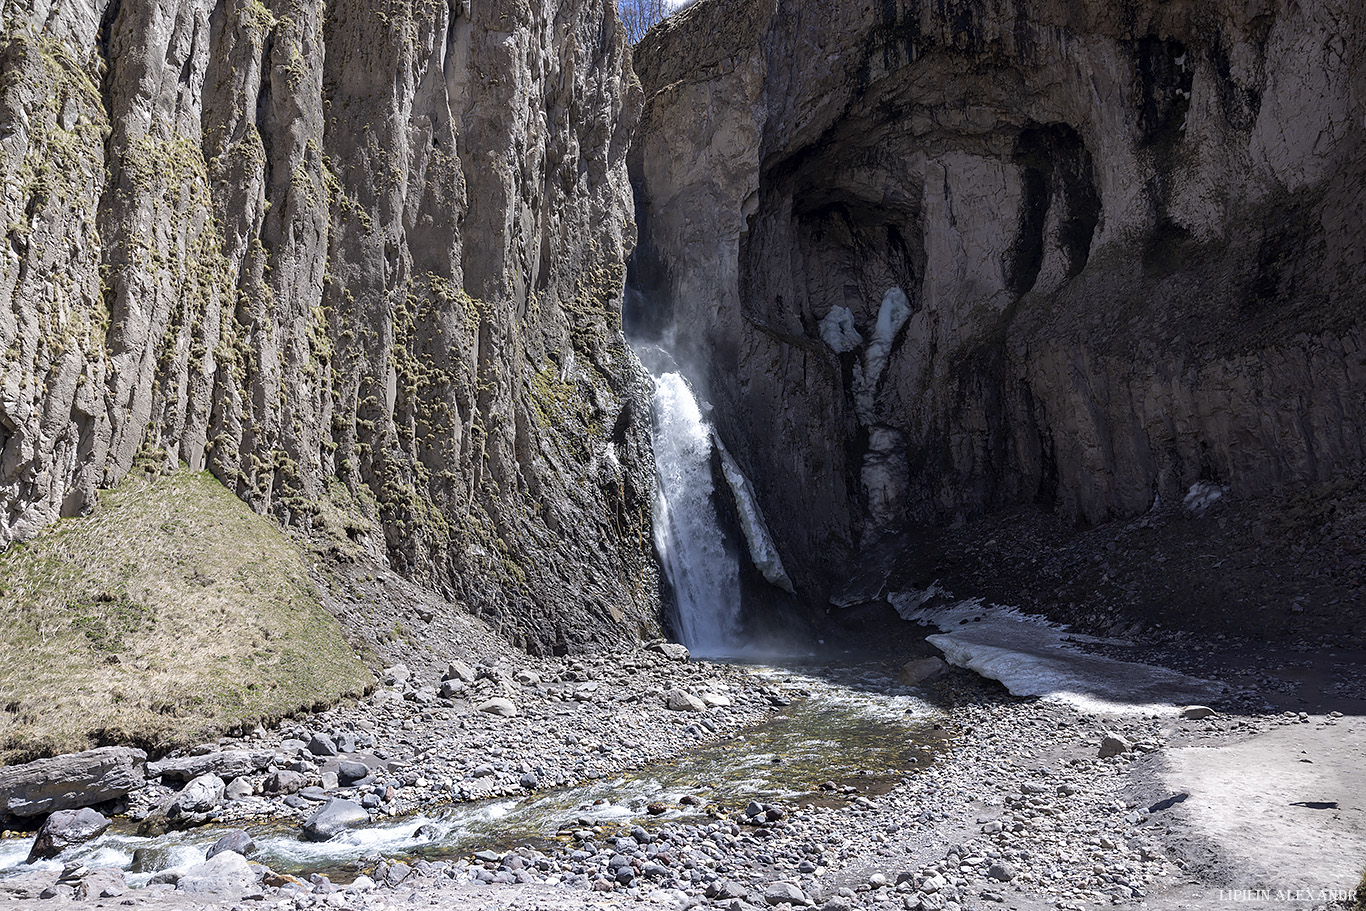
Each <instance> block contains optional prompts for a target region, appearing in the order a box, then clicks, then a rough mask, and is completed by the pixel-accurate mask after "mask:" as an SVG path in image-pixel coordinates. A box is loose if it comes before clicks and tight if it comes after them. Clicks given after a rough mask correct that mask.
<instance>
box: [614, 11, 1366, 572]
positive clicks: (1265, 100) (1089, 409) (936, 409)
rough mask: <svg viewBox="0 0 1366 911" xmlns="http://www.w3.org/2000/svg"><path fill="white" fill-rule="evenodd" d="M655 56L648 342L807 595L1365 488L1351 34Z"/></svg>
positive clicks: (647, 161)
mask: <svg viewBox="0 0 1366 911" xmlns="http://www.w3.org/2000/svg"><path fill="white" fill-rule="evenodd" d="M635 59H636V68H637V70H638V72H639V73H640V75H641V80H642V82H643V84H644V88H645V93H646V101H645V111H644V114H643V117H642V123H641V127H640V131H639V135H638V140H637V143H636V146H635V148H634V149H633V152H632V156H631V168H632V177H633V180H634V182H635V185H636V190H637V203H638V218H639V219H640V224H641V231H642V243H641V245H640V246H639V247H638V249H637V252H636V255H635V259H634V260H633V274H632V282H633V284H635V285H636V286H637V287H639V288H640V289H642V291H644V292H645V294H644V295H643V296H642V299H643V300H645V301H647V302H648V303H647V305H646V306H643V307H642V308H641V309H640V310H639V311H638V312H636V313H630V314H628V318H633V319H634V320H635V321H636V322H637V323H638V325H639V326H640V327H641V329H642V330H643V331H649V330H652V329H653V330H659V329H661V328H662V327H664V326H668V325H672V326H675V327H676V331H677V332H678V334H679V337H680V344H681V346H682V347H684V348H685V349H686V350H687V352H688V353H689V354H690V355H691V359H692V361H693V362H694V363H695V364H699V365H705V366H704V367H701V368H699V373H701V374H704V378H705V382H706V383H707V384H708V385H709V391H710V396H711V399H712V401H713V404H714V405H715V407H716V412H715V415H714V417H715V419H716V421H717V423H718V426H719V429H720V431H721V433H722V435H723V436H724V437H725V439H726V441H727V443H728V444H729V445H730V446H731V449H732V452H733V454H734V455H735V457H736V459H737V460H738V461H739V462H740V463H741V465H742V466H743V468H744V469H745V470H746V472H747V473H748V475H749V477H750V478H752V479H753V480H754V482H755V485H756V487H757V489H758V495H759V500H760V503H761V505H762V507H763V508H764V510H765V512H766V513H767V514H768V517H769V520H770V524H771V525H772V527H773V528H774V529H775V530H776V531H777V533H778V536H779V539H780V540H779V547H780V550H781V551H782V557H783V561H784V563H785V564H786V565H787V566H789V567H793V568H795V573H794V575H796V576H797V579H796V580H795V581H797V583H798V588H799V590H801V591H804V593H805V594H807V595H808V596H811V597H814V598H822V597H824V596H825V595H826V594H827V593H828V592H829V590H830V588H831V586H832V585H833V584H835V583H836V582H838V581H839V580H840V578H842V576H843V575H844V573H845V572H846V567H847V560H848V558H849V556H850V554H851V552H852V551H854V550H855V549H856V548H857V547H859V546H860V544H861V543H865V542H866V541H868V540H869V539H872V538H875V537H877V536H878V535H880V534H882V533H884V532H887V531H892V530H896V529H898V528H901V527H904V526H906V525H907V524H908V523H945V522H950V521H954V520H958V519H962V518H971V517H973V516H976V515H980V514H982V513H984V512H987V511H991V510H993V509H997V508H1001V507H1006V506H1010V505H1011V504H1021V503H1031V502H1034V503H1040V504H1042V505H1044V506H1045V507H1046V508H1048V509H1051V510H1053V511H1055V512H1056V513H1058V514H1060V515H1061V516H1063V517H1065V518H1067V519H1070V520H1075V521H1076V522H1078V523H1098V522H1101V521H1104V520H1107V519H1109V518H1112V517H1118V516H1126V515H1132V514H1136V513H1140V512H1143V511H1146V510H1148V509H1149V508H1151V507H1152V506H1153V505H1154V503H1155V502H1156V501H1158V500H1161V501H1165V502H1168V503H1170V502H1172V501H1173V500H1180V499H1181V498H1182V497H1183V496H1185V495H1186V493H1187V491H1188V490H1189V488H1190V487H1191V485H1192V484H1193V483H1194V482H1197V481H1205V482H1208V483H1209V484H1211V485H1218V486H1222V487H1226V488H1229V489H1231V490H1232V492H1233V493H1234V494H1235V495H1255V494H1259V493H1264V492H1267V491H1269V490H1271V489H1273V488H1275V487H1277V486H1278V485H1280V484H1283V483H1287V482H1292V481H1316V480H1324V479H1327V478H1331V477H1333V476H1335V475H1337V474H1339V473H1342V472H1351V471H1359V470H1360V468H1361V467H1362V464H1363V460H1364V459H1366V332H1364V331H1363V323H1362V319H1361V314H1362V313H1363V312H1364V311H1363V304H1366V297H1364V296H1363V291H1362V288H1363V287H1366V234H1363V229H1362V227H1361V225H1360V223H1359V219H1358V218H1357V216H1356V214H1355V213H1359V212H1361V211H1363V207H1364V206H1366V122H1363V118H1362V112H1363V111H1366V77H1363V75H1362V74H1363V73H1366V13H1364V12H1363V11H1362V9H1361V7H1360V5H1359V4H1356V3H1351V2H1348V0H1327V2H1323V3H1314V4H1296V3H1292V2H1283V0H1252V2H1241V0H1239V2H1234V0H1176V2H1155V0H1125V2H1118V3H1113V2H1099V0H1097V2H1091V0H1054V2H1030V3H1025V2H1022V0H952V2H947V3H945V2H937V3H929V2H921V0H886V2H879V3H818V4H813V3H805V2H800V0H703V2H701V3H698V4H697V5H696V6H694V7H692V8H691V9H689V10H688V11H686V12H685V13H683V14H680V15H678V16H675V17H674V18H673V19H671V20H669V21H668V22H667V23H665V25H663V26H661V27H659V28H657V29H655V30H654V31H653V32H652V33H651V34H650V36H649V37H648V38H647V39H646V40H645V42H643V44H642V45H641V46H639V47H638V48H637V49H636V56H635ZM895 289H900V290H899V291H897V290H895Z"/></svg>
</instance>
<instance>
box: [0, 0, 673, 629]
mask: <svg viewBox="0 0 1366 911" xmlns="http://www.w3.org/2000/svg"><path fill="white" fill-rule="evenodd" d="M0 22H2V23H3V29H4V31H3V35H2V36H0V172H2V173H3V174H4V175H5V176H4V193H3V200H2V202H0V204H2V205H3V224H4V230H5V242H4V243H3V245H0V546H5V545H8V544H10V543H11V542H13V541H16V540H24V539H26V538H29V537H31V536H32V535H34V534H35V533H37V532H38V531H39V530H40V529H41V528H42V527H43V526H44V525H46V524H47V523H49V522H51V521H53V520H54V519H55V518H57V517H58V516H59V515H76V514H80V513H82V512H85V511H87V510H89V509H91V508H92V507H93V506H94V505H95V492H96V490H97V489H98V488H100V487H103V486H108V485H111V484H113V483H116V482H117V481H118V480H119V479H120V478H121V477H122V476H124V475H125V474H126V473H127V472H128V471H129V470H130V468H131V467H132V465H133V463H134V460H135V459H138V458H139V457H141V458H142V459H144V460H149V461H150V462H151V463H170V464H174V463H175V462H176V461H180V462H184V463H186V464H188V465H189V466H190V467H191V468H195V469H200V468H208V469H210V470H212V471H213V473H214V474H215V475H217V476H218V477H219V478H220V479H221V480H222V481H223V482H224V483H225V484H227V485H228V486H229V487H230V488H231V489H233V490H234V491H236V492H237V494H238V495H239V496H241V497H242V498H243V499H245V500H246V501H247V502H249V503H250V504H251V505H252V506H253V507H255V508H256V509H257V510H259V511H262V512H269V513H273V514H275V515H277V516H279V517H280V518H281V519H284V520H286V521H288V522H290V523H293V524H295V525H298V526H301V527H304V528H313V529H314V530H317V529H318V527H319V526H320V525H322V524H326V522H327V521H328V520H327V518H326V517H328V516H331V517H333V519H332V524H333V525H334V526H335V527H333V528H331V529H324V530H327V531H330V532H332V533H333V534H334V536H335V537H337V538H338V539H339V540H340V541H341V542H342V543H343V544H344V545H347V546H350V545H351V543H352V542H356V543H359V544H360V545H362V546H369V547H372V548H373V549H374V550H375V551H376V552H377V553H379V554H381V555H382V556H383V557H384V558H385V559H387V560H388V561H390V562H391V563H392V564H393V565H394V566H395V568H397V569H398V570H400V571H401V572H403V573H404V574H405V575H407V576H409V577H411V578H414V579H416V580H418V581H420V582H423V583H424V584H427V585H429V586H432V587H434V588H436V589H438V590H441V591H444V592H446V593H447V594H449V595H451V596H453V597H456V598H460V599H463V600H465V601H467V602H468V603H469V604H471V605H472V606H474V607H475V608H477V609H479V610H482V611H486V612H488V613H489V616H490V619H492V620H493V621H494V622H496V623H497V624H499V625H500V626H502V627H503V628H505V629H506V630H507V631H509V632H510V633H511V634H512V636H513V638H514V639H515V640H521V641H523V642H525V644H527V645H529V646H531V647H533V648H539V649H551V648H557V647H559V648H562V647H568V646H573V645H576V644H580V643H583V642H585V641H588V640H591V639H593V638H597V637H601V638H615V637H619V636H621V635H623V634H626V635H633V634H636V633H639V632H650V631H653V629H654V626H655V620H654V616H655V613H656V612H655V586H654V584H653V579H654V575H653V574H654V570H653V568H652V567H653V560H652V558H651V555H650V551H649V541H650V533H649V522H650V504H651V490H652V485H653V467H652V460H651V456H650V453H649V445H648V436H647V433H648V424H647V421H648V395H647V394H646V391H645V388H644V386H645V384H646V383H647V380H645V379H644V378H643V377H642V375H641V373H640V370H639V367H638V365H637V364H636V362H635V360H634V358H633V357H632V355H631V354H630V352H629V351H628V350H627V348H626V347H625V345H624V342H623V340H622V336H621V333H620V326H619V312H620V293H621V285H622V280H623V277H624V265H623V263H624V258H625V256H626V254H627V253H628V252H629V249H630V247H631V245H632V244H633V243H634V225H633V223H632V222H631V219H630V211H631V210H630V198H629V195H628V194H629V188H628V184H627V180H626V172H625V164H624V162H625V154H626V147H627V141H628V138H629V135H630V131H631V129H632V127H633V125H634V123H635V120H636V117H637V115H638V111H639V105H640V93H639V88H638V87H637V86H636V85H635V82H634V80H633V77H632V76H631V75H630V69H629V63H628V60H627V57H628V52H627V49H626V45H625V38H624V33H623V32H622V30H621V28H620V26H619V25H618V23H617V20H616V15H615V11H614V8H613V6H612V4H611V2H610V0H531V2H525V0H522V2H514V0H478V2H469V0H451V2H436V3H418V2H407V0H383V2H372V0H333V2H330V3H326V4H325V3H323V2H321V0H264V2H262V0H147V2H138V3H124V2H120V0H94V2H91V3H74V2H68V0H32V2H29V0H15V2H10V0H4V2H0ZM338 516H341V517H342V518H341V519H337V518H336V517H338ZM348 537H349V538H350V539H351V542H348V541H347V538H348ZM342 549H343V550H344V549H345V548H342Z"/></svg>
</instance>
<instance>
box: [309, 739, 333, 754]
mask: <svg viewBox="0 0 1366 911" xmlns="http://www.w3.org/2000/svg"><path fill="white" fill-rule="evenodd" d="M308 752H310V753H312V754H313V755H314V756H336V755H337V743H336V741H335V740H333V739H332V738H331V737H328V736H327V735H326V734H314V735H313V739H312V740H310V741H309V742H308Z"/></svg>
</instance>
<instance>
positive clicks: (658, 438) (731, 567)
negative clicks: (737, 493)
mask: <svg viewBox="0 0 1366 911" xmlns="http://www.w3.org/2000/svg"><path fill="white" fill-rule="evenodd" d="M654 406H655V430H654V445H655V468H656V471H657V472H658V476H659V489H658V492H657V493H656V495H655V547H656V548H657V549H658V551H659V555H660V561H661V562H662V563H663V568H664V572H665V574H666V575H667V576H668V579H669V584H670V585H671V586H672V587H673V592H674V601H675V604H676V607H677V617H676V619H677V622H678V635H679V638H680V639H682V641H683V644H684V645H686V646H687V647H688V648H689V649H691V650H692V651H693V652H696V653H698V654H703V655H720V654H727V653H733V652H734V651H735V650H736V646H737V644H738V643H737V637H738V635H739V632H740V569H739V564H738V561H737V557H736V555H735V554H733V553H730V552H729V550H728V549H727V548H726V545H725V541H724V540H723V538H722V537H721V529H720V523H719V522H718V520H717V515H716V506H715V505H714V503H713V502H712V493H713V484H712V473H711V456H712V436H711V428H710V427H709V426H708V425H707V422H706V420H705V419H704V418H703V416H702V409H701V407H700V406H699V405H698V402H697V397H696V396H695V395H693V391H692V388H691V387H690V386H689V385H688V381H687V380H685V379H684V378H683V376H682V374H680V373H677V372H664V373H660V374H659V375H658V376H656V377H655V395H654Z"/></svg>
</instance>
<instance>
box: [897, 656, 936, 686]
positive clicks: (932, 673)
mask: <svg viewBox="0 0 1366 911" xmlns="http://www.w3.org/2000/svg"><path fill="white" fill-rule="evenodd" d="M948 667H949V666H948V664H946V663H945V662H944V659H943V658H939V657H929V658H916V659H915V660H913V661H907V662H906V663H905V664H903V665H902V666H901V670H900V671H898V672H897V675H896V679H897V682H898V683H900V684H902V685H903V686H919V685H920V684H922V683H926V682H928V681H930V680H933V679H934V678H935V677H938V676H939V675H940V674H942V673H944V671H946V670H948Z"/></svg>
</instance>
